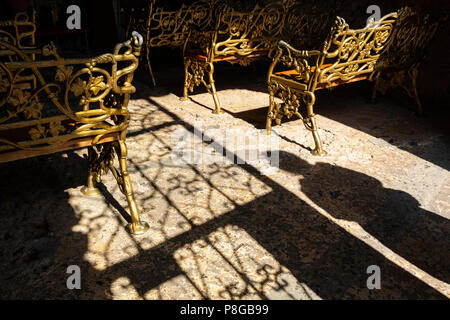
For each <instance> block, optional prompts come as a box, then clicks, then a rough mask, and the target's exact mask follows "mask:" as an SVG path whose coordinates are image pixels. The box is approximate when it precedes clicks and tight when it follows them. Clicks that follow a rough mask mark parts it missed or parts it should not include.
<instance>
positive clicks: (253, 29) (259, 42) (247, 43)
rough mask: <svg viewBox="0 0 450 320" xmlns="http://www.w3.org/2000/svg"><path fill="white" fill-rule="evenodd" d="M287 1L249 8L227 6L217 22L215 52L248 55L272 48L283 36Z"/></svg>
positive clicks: (216, 53) (218, 53)
mask: <svg viewBox="0 0 450 320" xmlns="http://www.w3.org/2000/svg"><path fill="white" fill-rule="evenodd" d="M287 5H288V3H287V2H285V1H273V2H269V3H268V4H266V5H264V6H260V5H258V4H257V5H256V6H254V7H253V8H252V9H251V10H249V11H240V10H239V9H235V8H234V7H231V6H227V7H226V9H225V10H224V11H223V12H222V13H221V15H220V18H219V20H218V21H217V26H216V29H217V40H216V44H215V48H214V54H215V55H230V54H233V55H240V56H247V55H250V54H252V53H254V52H256V51H263V50H271V49H272V48H273V47H274V45H275V44H276V42H277V40H279V39H280V38H281V37H282V32H283V26H284V22H285V21H284V20H285V17H286V12H287Z"/></svg>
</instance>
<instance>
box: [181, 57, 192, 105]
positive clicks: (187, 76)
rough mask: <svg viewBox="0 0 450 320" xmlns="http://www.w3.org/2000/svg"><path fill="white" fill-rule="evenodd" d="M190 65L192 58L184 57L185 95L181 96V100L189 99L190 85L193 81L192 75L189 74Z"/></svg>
mask: <svg viewBox="0 0 450 320" xmlns="http://www.w3.org/2000/svg"><path fill="white" fill-rule="evenodd" d="M189 65H190V60H188V59H186V58H185V59H184V87H183V96H182V97H181V98H180V100H181V101H188V100H189V93H188V90H189V87H190V82H191V80H190V79H191V77H192V75H191V74H189Z"/></svg>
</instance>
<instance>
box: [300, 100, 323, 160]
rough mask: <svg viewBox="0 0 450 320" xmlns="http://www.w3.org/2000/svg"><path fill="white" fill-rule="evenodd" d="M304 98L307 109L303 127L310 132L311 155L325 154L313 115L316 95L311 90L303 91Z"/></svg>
mask: <svg viewBox="0 0 450 320" xmlns="http://www.w3.org/2000/svg"><path fill="white" fill-rule="evenodd" d="M306 97H308V98H307V99H304V101H305V103H306V110H307V113H308V115H307V118H306V119H304V121H303V123H304V124H305V127H306V128H307V129H308V130H310V131H311V132H312V135H313V139H314V143H315V148H314V150H312V151H311V153H312V154H313V155H316V156H323V155H326V152H325V151H324V150H323V147H322V141H321V140H320V137H319V133H318V131H317V122H316V118H315V115H314V109H313V107H314V103H315V101H316V97H315V95H314V93H313V92H305V98H306Z"/></svg>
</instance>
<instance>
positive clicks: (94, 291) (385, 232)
mask: <svg viewBox="0 0 450 320" xmlns="http://www.w3.org/2000/svg"><path fill="white" fill-rule="evenodd" d="M150 102H151V103H153V104H156V105H157V106H158V112H162V113H165V114H166V115H169V116H171V117H172V118H173V120H174V121H175V122H177V123H181V124H182V125H183V126H184V127H185V128H186V129H187V130H190V131H192V132H193V128H192V127H191V126H190V125H189V124H187V123H183V121H182V120H181V119H180V118H178V117H177V116H176V115H174V114H173V113H171V112H170V111H169V110H167V109H166V108H165V107H164V106H162V105H158V104H157V103H156V102H154V101H152V100H151V99H150ZM149 133H154V132H152V130H151V128H150V129H148V128H146V130H144V131H142V132H141V133H139V132H134V135H139V134H149ZM49 159H50V160H49ZM130 162H132V163H133V161H132V159H130ZM59 163H60V164H59ZM56 164H58V165H56ZM86 165H87V163H86V160H84V159H82V158H81V157H79V156H77V155H74V154H73V153H69V158H65V159H63V161H61V156H59V155H54V156H51V157H49V158H46V159H44V161H42V160H38V159H28V160H24V161H20V162H14V163H10V164H3V165H2V168H3V170H1V171H0V172H1V175H2V178H1V181H3V182H4V184H3V185H2V186H1V191H2V192H1V193H0V194H1V197H2V198H1V200H2V201H1V204H2V210H1V212H2V215H1V216H0V219H1V221H2V225H3V226H4V228H2V230H1V238H2V239H4V241H2V242H1V249H2V251H3V256H4V257H5V259H4V261H3V263H2V270H1V274H2V283H3V284H4V285H3V286H2V289H1V291H0V296H1V297H2V298H4V299H11V298H19V299H20V298H31V299H37V298H41V299H79V298H81V299H92V298H96V299H110V298H113V297H114V295H113V294H112V292H111V285H112V283H113V282H114V281H115V280H117V279H119V278H124V277H125V278H126V279H128V281H129V285H131V286H133V287H134V289H135V290H136V291H137V293H138V294H139V296H140V297H144V296H145V294H146V293H147V292H148V291H149V290H152V289H154V288H157V287H158V286H160V285H161V284H163V283H165V282H166V281H168V280H170V279H173V278H175V277H177V276H180V275H182V276H183V275H184V276H186V278H187V279H188V281H190V284H191V287H192V288H194V289H192V290H196V291H198V293H199V295H200V296H201V297H203V298H206V299H207V298H210V296H209V294H208V292H207V291H206V292H205V291H204V290H203V289H202V285H201V283H198V282H197V281H196V280H194V279H191V278H189V276H188V274H187V273H186V270H184V269H183V268H182V267H181V266H180V260H179V259H178V260H177V259H175V257H174V255H175V253H176V252H177V251H179V250H180V249H181V248H184V247H185V246H186V245H187V244H191V243H193V242H196V241H199V240H201V241H203V242H204V243H205V246H207V245H208V246H211V247H212V248H215V247H214V241H212V240H211V238H210V237H209V235H211V234H212V233H213V232H217V230H222V231H223V230H227V228H228V227H230V226H231V228H238V229H242V230H244V231H245V232H246V233H247V234H248V235H249V236H250V237H251V238H252V239H254V240H255V241H256V242H257V243H258V244H259V245H260V246H261V247H262V248H263V249H264V250H266V251H267V252H268V253H269V254H270V255H271V256H273V258H274V259H275V260H276V261H277V262H278V263H279V264H280V265H281V266H284V267H286V268H287V269H288V270H289V271H290V272H291V273H292V275H293V276H294V277H295V278H296V279H297V280H298V282H300V283H301V284H304V285H306V286H307V287H309V288H310V289H311V290H312V291H314V293H315V294H317V295H318V296H319V297H321V298H323V299H366V298H373V299H392V298H397V299H425V298H426V299H433V298H435V299H444V298H445V296H443V295H442V294H441V293H439V292H438V291H436V290H435V289H433V288H432V287H430V286H429V285H427V284H426V283H425V282H423V281H422V280H420V279H418V278H416V277H414V276H413V275H411V274H410V273H408V272H407V271H405V270H403V269H402V268H400V267H399V266H397V265H396V264H395V263H393V262H392V261H390V260H388V259H386V258H385V257H384V256H383V255H382V254H380V253H379V252H377V251H376V250H374V249H373V248H371V247H369V246H368V245H366V244H365V243H364V242H363V241H361V240H360V239H358V238H356V237H354V236H352V235H350V234H349V233H347V232H346V231H344V230H343V229H342V228H340V227H339V226H337V225H336V224H334V223H333V222H331V221H330V220H328V219H327V218H326V217H324V216H323V215H321V214H320V213H319V212H317V211H316V210H315V209H314V208H312V207H311V206H310V205H308V204H307V203H306V202H304V201H303V200H301V199H300V198H298V197H297V195H295V194H294V193H292V192H290V191H289V190H287V189H286V188H284V187H283V186H281V185H279V184H278V183H276V182H274V181H273V180H271V179H270V177H267V176H260V175H259V173H258V171H257V170H256V169H255V168H253V167H251V166H248V165H245V166H243V168H244V169H245V171H246V172H247V173H248V174H250V175H252V176H254V177H255V178H256V179H258V180H260V181H261V182H263V183H264V184H265V185H267V186H268V187H269V188H270V189H271V191H270V192H269V193H267V194H265V195H263V196H260V197H257V198H256V199H255V200H253V201H251V202H249V203H247V204H243V205H240V204H238V203H234V209H232V210H230V211H229V212H227V213H225V214H223V215H221V216H218V217H215V218H214V219H211V220H209V221H207V222H205V223H203V224H200V225H196V224H194V223H193V222H192V221H189V220H188V222H187V223H189V224H190V225H191V228H190V230H188V231H186V232H183V233H181V234H178V235H176V236H174V237H170V238H167V239H166V240H165V241H163V242H162V243H160V244H158V245H156V246H153V247H152V248H151V249H147V250H143V249H142V248H139V247H138V253H137V254H136V255H134V256H133V257H131V258H128V259H125V260H123V261H121V262H118V263H116V264H113V265H110V266H108V267H107V268H106V269H104V270H101V271H99V270H97V269H95V268H94V267H93V266H92V265H91V264H90V263H89V262H88V261H87V260H86V259H85V256H86V254H89V245H88V239H87V236H86V235H83V234H81V233H79V232H76V231H74V230H73V226H75V225H77V224H78V222H79V219H80V218H81V217H80V215H79V214H76V213H75V211H74V208H73V207H72V205H71V204H70V199H69V197H68V194H67V193H66V192H65V191H64V190H65V189H67V188H74V187H78V186H81V185H82V184H84V181H85V175H86V174H85V172H86ZM133 166H134V167H135V168H136V171H137V172H138V173H139V174H140V175H141V178H142V179H147V180H149V183H150V185H152V187H153V188H155V190H156V191H157V192H160V193H161V194H163V196H165V197H166V199H167V202H168V204H169V205H168V208H166V209H165V210H167V211H168V210H169V209H174V210H175V211H176V212H179V214H182V212H181V211H180V210H179V209H178V207H177V204H176V203H172V202H171V201H170V197H169V196H168V194H169V193H170V192H171V191H172V190H170V189H169V191H163V190H161V189H160V187H159V186H158V185H157V184H156V183H155V182H154V181H152V180H151V179H150V178H148V177H147V176H146V173H145V172H144V171H143V170H141V168H140V166H139V164H135V163H133ZM213 167H214V166H213ZM67 168H70V170H68V169H67ZM280 168H281V170H286V171H291V172H293V173H297V174H301V175H303V176H304V178H303V179H302V180H301V188H302V191H303V192H304V193H305V194H306V195H307V196H308V197H309V198H311V200H313V201H314V202H315V203H316V204H318V205H319V206H320V207H322V208H323V209H325V210H327V211H328V212H329V213H330V214H331V215H333V216H335V217H338V218H340V219H345V220H352V221H356V222H358V223H360V224H361V225H362V226H363V228H364V229H365V230H367V231H368V232H369V233H370V234H372V235H373V236H374V237H376V238H377V239H378V240H379V241H380V242H382V243H383V244H384V245H386V246H388V247H389V248H390V249H392V250H393V251H394V252H396V253H397V254H399V255H401V256H402V257H404V258H405V259H407V260H408V261H410V262H411V263H413V264H415V265H416V266H417V267H419V268H421V269H422V270H424V271H426V272H428V273H430V274H431V275H432V276H434V277H436V278H438V279H440V280H442V281H446V282H448V280H449V275H448V270H450V268H449V266H448V259H446V257H447V256H448V252H449V250H448V239H447V236H448V231H449V223H448V221H447V220H445V219H444V218H440V217H438V216H436V215H434V214H433V213H431V212H427V211H425V210H423V209H421V208H420V207H419V203H418V202H417V201H416V200H415V199H414V198H413V197H411V196H410V195H409V194H406V193H404V192H401V191H397V190H390V189H387V188H384V187H383V186H382V184H381V183H380V182H379V181H378V180H376V179H374V178H372V177H369V176H367V175H364V174H362V173H359V172H356V171H352V170H349V169H345V168H340V167H337V166H331V165H328V164H325V163H318V164H316V165H310V164H308V163H307V162H305V161H304V160H302V159H300V158H299V157H297V156H295V155H292V154H287V153H284V152H282V151H281V152H280ZM213 169H214V168H213ZM215 169H216V170H217V173H218V174H222V175H225V176H226V175H232V173H231V172H230V171H232V167H231V168H227V167H225V168H221V167H217V168H215ZM192 170H193V171H194V172H195V173H196V176H198V177H199V178H201V177H203V173H202V172H200V171H199V170H197V169H196V168H195V167H193V168H192ZM82 172H83V174H81V173H82ZM178 178H179V179H182V177H178ZM211 185H212V187H211V188H216V187H214V186H213V184H211ZM179 188H180V187H179V186H176V187H173V189H179ZM177 191H179V190H177ZM182 191H183V192H185V193H186V196H188V195H189V193H192V192H193V190H191V189H189V188H184V189H183V190H182ZM216 191H217V192H220V190H219V189H217V190H216ZM36 192H38V194H36ZM104 192H105V193H104V196H105V201H106V202H107V203H108V204H109V205H111V206H112V207H117V205H118V204H117V203H116V202H115V200H114V197H113V196H112V195H111V194H109V193H108V192H107V191H105V190H104ZM119 206H120V205H119ZM209 210H211V211H213V210H212V208H209ZM35 220H37V221H38V222H37V224H36V223H35V222H34V221H35ZM39 225H43V226H44V227H42V228H41V229H42V230H41V231H39V230H40V229H39V228H40V227H39ZM36 230H38V231H36ZM35 232H38V234H35ZM223 232H224V233H226V231H223ZM144 237H145V236H144ZM230 244H231V245H233V244H232V243H231V242H230ZM28 249H31V254H29V253H27V251H29V250H28ZM215 250H216V251H217V252H218V253H219V255H220V254H221V252H220V249H218V248H215ZM56 252H58V254H59V257H60V258H59V259H58V261H53V260H52V257H54V256H55V254H56ZM233 254H234V255H236V256H240V255H241V254H240V253H239V248H234V249H233ZM221 256H222V259H224V260H227V257H226V256H224V255H221ZM61 257H63V258H61ZM200 258H201V257H200V254H199V256H198V257H196V256H194V257H193V259H194V260H195V259H200ZM227 263H228V264H229V265H231V266H233V268H234V269H235V271H236V272H237V274H238V275H239V277H240V279H241V280H240V282H241V283H240V284H239V285H238V286H237V287H236V286H233V285H230V284H226V285H225V284H224V286H223V293H224V297H226V298H231V299H238V298H240V297H243V296H245V295H246V294H247V293H248V292H249V291H251V290H253V291H255V288H259V287H262V286H264V285H265V283H269V284H270V285H271V287H272V288H273V290H275V291H280V292H283V291H286V287H287V285H288V284H287V283H286V282H285V281H284V280H283V279H280V278H278V276H277V275H278V274H279V270H271V268H270V266H267V265H260V266H259V269H258V270H259V271H258V273H259V280H255V279H254V278H253V277H251V276H249V275H247V274H246V273H245V270H243V269H242V268H241V267H240V266H239V265H235V264H234V263H233V262H231V261H227ZM71 264H76V265H79V266H80V268H81V270H82V290H79V291H78V290H68V289H67V287H66V280H67V276H68V275H67V274H66V268H67V266H68V265H71ZM370 265H378V266H379V267H380V269H381V272H382V283H381V285H382V287H381V289H380V290H369V289H368V288H367V286H366V281H367V277H368V274H367V273H366V270H367V267H368V266H370ZM198 271H199V272H200V270H198ZM208 276H212V275H208V274H204V275H202V279H203V278H205V279H207V278H208ZM205 281H206V280H205ZM217 281H218V282H219V283H220V280H217ZM286 294H288V293H286ZM256 295H257V296H258V297H259V298H262V299H267V298H269V297H268V296H267V295H266V294H265V293H264V292H262V291H258V290H256ZM287 296H288V295H287Z"/></svg>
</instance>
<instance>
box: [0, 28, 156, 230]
mask: <svg viewBox="0 0 450 320" xmlns="http://www.w3.org/2000/svg"><path fill="white" fill-rule="evenodd" d="M142 41H143V39H142V37H141V36H140V35H139V34H138V33H133V37H132V38H131V39H130V40H129V41H127V42H124V43H121V44H118V45H117V46H116V47H115V49H114V52H113V53H108V54H103V55H100V56H97V57H95V58H91V59H64V58H62V57H60V56H59V55H58V54H57V52H56V48H55V46H54V45H53V44H50V45H47V46H45V47H43V48H42V49H39V50H38V49H27V48H20V47H19V46H18V45H17V44H16V43H11V42H7V41H4V40H0V162H9V161H14V160H18V159H24V158H29V157H34V156H39V155H44V154H51V153H56V152H60V151H65V150H72V149H78V148H81V147H88V160H89V166H88V168H89V170H88V179H87V186H85V187H84V188H83V189H82V192H83V193H84V194H86V195H91V194H97V193H99V190H98V189H97V188H96V186H95V183H96V182H99V181H100V177H101V174H102V173H106V172H108V171H111V172H112V174H113V175H114V177H115V179H116V180H117V183H118V185H119V188H120V190H121V191H122V193H124V194H125V196H126V198H127V201H128V205H129V208H130V212H131V220H132V222H131V223H129V224H128V226H127V228H128V230H129V231H130V232H131V233H132V234H141V233H144V232H145V231H146V230H147V229H148V225H147V224H146V223H145V222H141V220H140V217H139V211H138V207H137V205H136V202H135V199H134V195H133V189H132V185H131V181H130V177H129V173H128V169H127V146H126V144H125V138H126V133H127V127H128V121H129V119H130V113H129V111H128V109H127V107H128V102H129V100H130V95H131V94H132V93H134V92H135V90H136V89H135V87H133V85H132V84H131V82H132V80H133V74H134V71H135V70H136V68H137V67H138V59H139V55H140V49H141V45H142ZM30 53H33V54H35V55H36V59H32V57H31V56H30ZM23 73H31V74H32V75H33V76H34V77H35V78H36V86H35V87H29V88H21V87H17V86H16V81H17V79H20V76H21V74H23ZM116 155H117V157H118V162H119V168H118V169H116V168H115V166H114V165H113V162H114V157H115V156H116Z"/></svg>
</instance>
